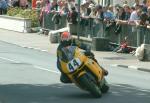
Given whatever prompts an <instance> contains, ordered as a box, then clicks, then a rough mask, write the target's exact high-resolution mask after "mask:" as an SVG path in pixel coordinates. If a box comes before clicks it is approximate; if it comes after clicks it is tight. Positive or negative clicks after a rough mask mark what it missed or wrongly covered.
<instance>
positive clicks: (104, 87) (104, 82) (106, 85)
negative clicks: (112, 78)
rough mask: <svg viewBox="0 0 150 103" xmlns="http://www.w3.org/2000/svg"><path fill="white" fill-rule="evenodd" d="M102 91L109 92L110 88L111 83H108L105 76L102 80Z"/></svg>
mask: <svg viewBox="0 0 150 103" xmlns="http://www.w3.org/2000/svg"><path fill="white" fill-rule="evenodd" d="M101 85H102V86H101V92H102V93H107V92H108V90H109V85H108V83H107V81H106V80H105V78H103V80H102V82H101Z"/></svg>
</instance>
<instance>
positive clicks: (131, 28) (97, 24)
mask: <svg viewBox="0 0 150 103" xmlns="http://www.w3.org/2000/svg"><path fill="white" fill-rule="evenodd" d="M53 15H54V14H53V13H50V14H44V18H43V28H44V29H48V30H56V29H60V28H64V27H66V26H67V16H66V15H62V16H61V17H60V23H59V24H55V23H54V21H52V17H53ZM69 26H70V32H71V33H72V34H77V33H79V35H80V36H83V37H88V38H89V37H90V38H93V37H104V38H107V39H109V40H110V42H112V43H115V44H120V43H121V42H122V41H123V39H124V38H125V37H127V38H128V43H129V45H130V46H132V47H137V46H140V45H141V44H142V43H146V44H150V29H148V28H146V27H143V26H138V27H136V26H135V25H127V24H121V31H120V32H119V33H116V32H115V31H116V26H115V25H113V24H112V25H111V26H110V27H107V24H106V23H105V22H103V21H102V20H100V19H96V18H89V19H83V20H81V22H80V27H79V28H78V29H77V25H74V24H70V25H69ZM77 30H79V32H77Z"/></svg>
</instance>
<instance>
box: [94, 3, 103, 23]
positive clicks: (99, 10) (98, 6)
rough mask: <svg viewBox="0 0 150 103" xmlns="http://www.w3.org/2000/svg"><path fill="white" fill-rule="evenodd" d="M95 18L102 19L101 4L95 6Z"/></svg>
mask: <svg viewBox="0 0 150 103" xmlns="http://www.w3.org/2000/svg"><path fill="white" fill-rule="evenodd" d="M96 10H97V13H96V18H99V19H101V20H104V13H103V7H102V6H101V5H97V6H96Z"/></svg>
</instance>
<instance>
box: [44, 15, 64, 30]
mask: <svg viewBox="0 0 150 103" xmlns="http://www.w3.org/2000/svg"><path fill="white" fill-rule="evenodd" d="M54 15H55V14H54V13H49V14H46V13H44V14H43V22H42V28H43V29H48V30H56V29H61V28H64V27H66V26H67V19H66V18H67V16H66V15H62V16H60V17H59V23H55V21H53V20H52V18H53V16H54Z"/></svg>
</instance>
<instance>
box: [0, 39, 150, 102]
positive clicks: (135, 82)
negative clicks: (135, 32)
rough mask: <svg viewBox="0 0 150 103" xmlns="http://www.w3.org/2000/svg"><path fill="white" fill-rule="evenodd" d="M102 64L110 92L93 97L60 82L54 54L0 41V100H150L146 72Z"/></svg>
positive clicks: (149, 75)
mask: <svg viewBox="0 0 150 103" xmlns="http://www.w3.org/2000/svg"><path fill="white" fill-rule="evenodd" d="M104 67H105V68H106V69H107V70H108V71H109V75H108V76H107V77H106V79H107V80H108V83H109V84H110V91H109V92H108V93H107V94H104V95H103V96H102V98H100V99H95V98H93V97H92V96H91V95H90V94H88V93H87V92H84V91H82V90H80V89H78V88H77V87H75V86H74V85H73V84H62V83H60V81H59V76H60V73H59V71H58V70H57V68H56V56H55V55H54V54H50V53H47V52H42V51H39V50H34V49H28V48H23V47H20V46H17V45H13V44H9V43H5V42H2V41H0V103H134V102H136V103H150V82H149V80H150V74H149V73H147V72H142V71H137V70H132V69H125V68H118V67H113V66H111V65H109V64H105V65H104Z"/></svg>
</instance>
